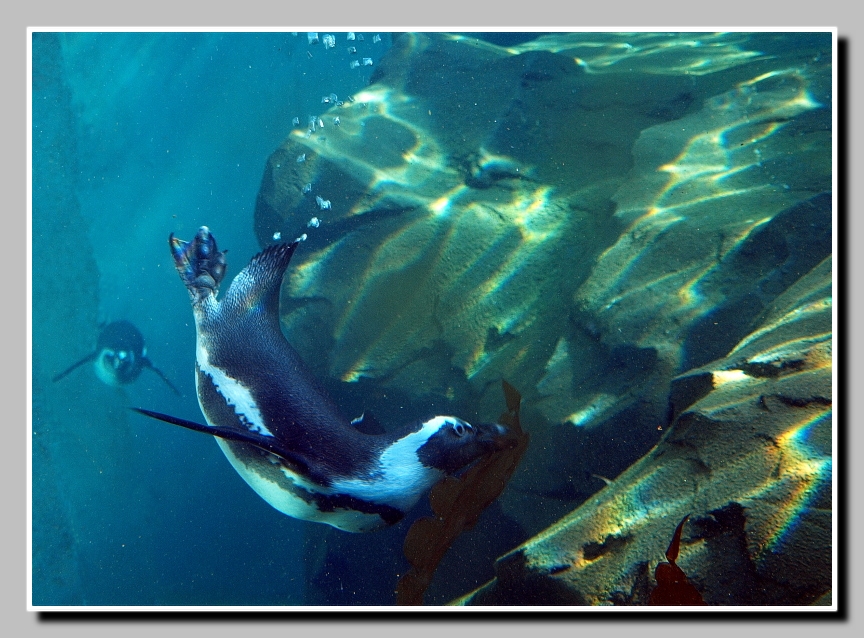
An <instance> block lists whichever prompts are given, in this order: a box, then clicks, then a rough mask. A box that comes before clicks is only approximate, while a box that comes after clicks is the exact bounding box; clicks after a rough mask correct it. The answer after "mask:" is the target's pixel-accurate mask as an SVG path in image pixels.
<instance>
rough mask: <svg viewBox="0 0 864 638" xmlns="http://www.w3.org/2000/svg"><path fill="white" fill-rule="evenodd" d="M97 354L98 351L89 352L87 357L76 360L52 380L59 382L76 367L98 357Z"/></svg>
mask: <svg viewBox="0 0 864 638" xmlns="http://www.w3.org/2000/svg"><path fill="white" fill-rule="evenodd" d="M96 354H97V353H96V352H91V353H90V354H88V355H87V356H86V357H84V358H83V359H81V361H76V362H75V363H73V364H72V365H71V366H69V367H68V368H66V369H65V370H64V371H63V372H61V373H60V374H58V375H56V376H55V377H54V378H53V379H51V381H53V382H54V383H57V382H58V381H59V380H60V379H62V378H63V377H65V376H66V375H68V374H69V373H70V372H72V371H73V370H75V369H77V368H80V367H81V366H83V365H84V364H85V363H90V362H91V361H93V360H94V359H95V358H96Z"/></svg>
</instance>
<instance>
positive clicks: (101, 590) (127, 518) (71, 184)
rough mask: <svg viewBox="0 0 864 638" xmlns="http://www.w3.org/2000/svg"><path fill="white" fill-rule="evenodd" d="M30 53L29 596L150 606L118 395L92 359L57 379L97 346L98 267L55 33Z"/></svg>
mask: <svg viewBox="0 0 864 638" xmlns="http://www.w3.org/2000/svg"><path fill="white" fill-rule="evenodd" d="M33 61H34V64H33V69H34V75H33V121H34V123H38V124H36V125H35V126H34V130H33V184H34V187H33V306H32V311H33V322H32V329H33V357H32V361H33V378H32V383H33V386H32V387H33V404H32V408H33V456H32V463H33V466H32V468H33V473H32V480H33V500H32V506H33V554H32V559H33V560H32V565H33V591H32V596H33V598H32V600H33V604H34V605H84V604H91V605H100V604H124V603H125V604H147V603H148V602H152V594H151V593H149V592H146V591H145V592H142V591H139V590H138V588H137V586H136V585H135V583H136V582H139V581H147V582H153V581H154V580H155V578H154V577H153V575H152V574H148V573H147V568H146V566H143V565H141V564H136V563H134V562H133V561H129V560H126V556H127V555H128V552H129V550H127V549H125V547H126V544H125V543H129V544H130V546H131V543H133V542H134V543H135V544H136V550H135V551H136V552H137V551H141V547H142V546H146V545H147V544H148V543H149V542H151V541H152V540H153V539H152V538H150V536H149V533H148V531H147V530H148V525H147V521H146V520H144V516H145V514H144V513H145V512H146V510H147V502H148V498H149V496H148V491H147V488H146V485H144V484H142V482H141V481H140V480H136V478H140V474H141V472H140V468H137V467H136V463H135V459H136V456H137V455H136V450H135V447H134V444H133V439H132V436H131V435H130V433H129V431H128V429H127V427H126V414H127V412H128V410H127V409H126V405H125V401H124V397H123V394H122V392H121V391H119V390H115V389H113V388H108V387H107V386H105V385H103V384H102V383H98V382H96V381H95V378H91V376H88V375H92V372H91V371H90V369H89V366H88V367H87V369H81V370H80V371H79V372H80V374H76V375H73V376H70V377H68V378H65V379H63V380H62V381H61V382H59V383H52V381H51V379H52V377H53V376H54V375H55V374H57V373H58V372H60V371H61V370H63V369H64V368H66V367H67V366H68V365H69V364H70V362H74V361H76V360H79V359H81V358H82V357H83V356H84V355H86V354H87V352H88V350H92V348H93V347H94V346H95V341H96V334H97V331H98V305H99V301H98V292H97V291H98V283H99V273H98V269H97V266H96V261H95V259H94V256H93V249H92V246H91V244H90V241H89V239H88V237H87V232H88V225H87V223H86V221H85V219H84V218H83V216H82V215H81V211H80V207H79V204H78V200H77V197H76V194H75V183H76V178H77V149H76V144H75V139H76V138H75V135H74V126H73V117H72V112H71V109H70V95H69V88H68V86H67V84H66V81H65V76H64V73H63V65H62V52H61V46H60V43H59V39H58V35H57V34H54V33H36V34H34V35H33ZM79 336H80V339H79V338H78V337H79ZM88 337H89V338H92V341H90V342H87V339H88ZM81 379H86V380H85V381H82V380H81ZM118 485H124V486H128V487H129V490H128V491H126V492H121V491H119V490H118V488H117V486H118Z"/></svg>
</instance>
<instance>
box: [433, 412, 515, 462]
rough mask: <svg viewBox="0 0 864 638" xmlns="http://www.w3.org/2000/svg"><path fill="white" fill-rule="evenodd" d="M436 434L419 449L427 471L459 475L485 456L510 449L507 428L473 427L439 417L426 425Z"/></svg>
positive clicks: (466, 423) (496, 426)
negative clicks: (459, 472) (465, 468)
mask: <svg viewBox="0 0 864 638" xmlns="http://www.w3.org/2000/svg"><path fill="white" fill-rule="evenodd" d="M430 426H432V430H433V431H432V434H431V435H430V436H429V438H428V439H426V441H425V443H423V445H421V446H420V447H419V448H418V449H417V457H418V458H419V459H420V462H421V463H423V465H425V466H427V467H431V468H434V469H437V470H440V471H442V472H444V473H446V474H455V473H456V472H458V471H459V470H461V469H462V468H464V467H466V466H467V465H470V464H471V463H473V462H474V461H476V460H477V459H479V458H480V457H481V456H484V455H485V454H488V453H490V452H494V451H495V450H500V449H503V448H505V447H507V444H508V440H509V439H508V437H507V428H505V427H504V426H502V425H498V424H497V423H480V424H476V425H471V424H470V423H468V422H467V421H463V420H462V419H459V418H456V417H453V416H436V417H434V418H432V419H430V420H429V421H427V422H426V423H424V429H426V428H429V427H430Z"/></svg>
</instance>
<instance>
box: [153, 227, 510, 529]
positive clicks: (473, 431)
mask: <svg viewBox="0 0 864 638" xmlns="http://www.w3.org/2000/svg"><path fill="white" fill-rule="evenodd" d="M298 243H299V241H295V242H293V243H290V244H286V243H281V244H276V245H273V246H270V247H269V248H267V249H266V250H264V251H263V252H261V253H259V254H258V255H256V256H255V257H253V258H252V260H251V261H250V263H249V265H248V266H246V268H244V269H243V270H242V271H241V272H240V273H239V274H238V275H237V276H236V277H235V278H234V281H233V282H232V283H231V285H230V287H229V288H228V291H227V293H226V294H225V295H223V297H222V298H221V299H220V300H217V299H216V295H217V292H218V289H219V283H220V282H221V281H222V279H223V277H224V276H225V268H226V263H225V256H224V253H223V252H220V251H219V250H218V248H217V246H216V240H215V239H214V237H213V235H212V234H211V233H210V231H209V229H208V228H207V227H206V226H204V227H202V228H200V229H199V230H198V233H197V235H196V236H195V238H194V239H193V240H192V241H190V242H185V241H182V240H179V239H175V238H174V236H173V234H172V235H171V236H170V237H169V244H170V248H171V254H172V256H173V258H174V263H175V266H176V268H177V271H178V272H179V273H180V278H181V279H182V280H183V282H184V283H185V284H186V287H187V289H188V290H189V295H190V297H191V300H192V311H193V314H194V317H195V327H196V332H197V346H196V367H195V372H196V379H197V387H198V402H199V404H200V406H201V411H202V412H203V413H204V417H205V419H206V422H207V424H206V425H204V424H201V423H195V422H194V421H186V420H185V419H179V418H176V417H172V416H168V415H165V414H160V413H157V412H152V411H150V410H143V409H137V411H138V412H140V413H142V414H145V415H147V416H150V417H153V418H156V419H160V420H162V421H167V422H168V423H173V424H175V425H180V426H183V427H186V428H189V429H192V430H196V431H199V432H206V433H209V434H212V435H214V436H215V437H217V443H218V444H219V446H220V447H221V448H222V451H223V452H224V453H225V456H226V457H228V460H229V462H230V463H231V465H232V466H233V467H234V469H235V470H236V471H237V472H238V473H239V474H240V476H242V477H243V479H244V480H245V481H246V482H247V483H248V484H249V486H250V487H252V489H253V490H255V492H257V493H258V494H259V495H260V496H261V497H262V498H263V499H264V500H265V501H267V502H268V503H270V505H272V506H273V507H275V508H276V509H277V510H279V511H280V512H283V513H284V514H287V515H288V516H292V517H294V518H299V519H303V520H307V521H317V522H321V523H327V524H329V525H332V526H333V527H336V528H339V529H342V530H345V531H349V532H368V531H371V530H375V529H379V528H382V527H386V526H387V525H392V524H394V523H396V522H398V521H399V520H400V519H402V517H403V516H404V515H405V513H406V512H407V511H408V510H409V509H410V508H411V507H412V506H413V505H414V504H415V503H416V502H417V500H418V499H419V498H420V497H421V496H422V495H423V494H424V493H425V492H426V491H427V490H428V489H429V488H430V487H431V486H432V485H433V484H435V483H436V482H437V481H438V480H440V479H441V478H443V477H444V476H445V475H447V474H453V473H456V472H458V471H459V470H460V469H462V468H464V467H466V466H467V465H469V464H471V463H472V462H474V461H476V460H477V459H478V458H480V457H481V456H483V455H484V454H486V453H488V452H491V451H493V450H496V449H501V448H503V447H506V446H508V445H509V438H508V437H507V436H506V435H507V430H506V428H504V427H503V426H500V425H497V424H484V425H480V424H478V425H471V424H469V423H467V422H465V421H463V420H462V419H458V418H456V417H452V416H435V417H433V418H431V419H429V420H427V421H418V422H417V423H415V424H413V425H409V426H407V427H405V428H403V429H402V430H399V431H398V432H392V433H385V434H368V433H365V432H363V431H362V428H360V427H358V424H357V423H356V420H355V422H351V421H349V420H347V419H345V418H344V417H343V416H342V415H341V414H340V413H339V410H338V409H337V407H336V405H335V404H334V402H333V401H332V400H331V399H330V397H329V396H327V394H326V393H325V392H324V390H323V389H322V388H321V387H320V386H319V385H318V383H317V382H316V380H315V379H314V377H313V376H312V374H311V373H310V372H309V371H308V370H307V368H306V366H305V365H304V363H303V361H302V360H301V359H300V356H299V355H298V354H297V352H296V351H295V350H294V349H293V348H292V347H291V345H290V344H289V343H288V341H287V340H286V339H285V337H284V335H283V334H282V331H281V329H280V327H279V291H280V288H281V284H282V276H283V274H284V272H285V269H286V268H287V266H288V262H289V261H290V259H291V255H292V254H293V253H294V250H295V249H296V248H297V245H298Z"/></svg>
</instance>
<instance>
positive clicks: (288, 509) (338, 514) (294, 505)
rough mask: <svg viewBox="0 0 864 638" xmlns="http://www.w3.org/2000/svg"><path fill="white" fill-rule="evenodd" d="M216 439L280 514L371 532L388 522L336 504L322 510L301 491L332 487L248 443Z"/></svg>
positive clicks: (243, 474) (322, 489) (346, 529)
mask: <svg viewBox="0 0 864 638" xmlns="http://www.w3.org/2000/svg"><path fill="white" fill-rule="evenodd" d="M216 442H217V443H218V444H219V447H220V448H222V451H223V452H224V453H225V457H226V458H227V459H228V462H229V463H231V466H232V467H233V468H234V470H235V471H236V472H237V473H238V474H239V475H240V476H241V477H242V478H243V480H244V481H246V483H247V485H249V487H251V488H252V489H253V490H255V492H256V493H257V494H258V496H260V497H261V498H263V499H264V500H265V501H267V503H269V504H270V505H271V506H272V507H274V508H275V509H276V510H278V511H280V512H282V513H283V514H286V515H288V516H291V517H293V518H299V519H302V520H305V521H313V522H316V523H326V524H328V525H332V526H333V527H337V528H339V529H341V530H344V531H346V532H371V531H373V530H376V529H380V528H382V527H386V526H387V525H388V523H386V522H385V521H384V520H383V519H382V518H381V517H380V516H379V515H377V514H366V513H364V512H358V511H356V510H351V509H344V508H339V507H334V508H333V509H332V511H322V510H320V509H319V506H318V504H317V503H316V501H315V500H314V499H310V500H307V499H304V498H303V497H302V496H301V494H304V493H306V494H307V495H311V494H323V495H331V494H332V493H333V491H332V490H326V489H324V488H321V487H320V486H318V485H314V484H312V483H310V482H309V481H307V480H306V479H304V478H303V477H302V476H300V475H299V474H297V473H295V472H292V471H291V470H290V469H289V468H287V467H285V466H284V465H283V464H281V463H280V462H279V461H278V460H275V459H274V461H273V462H270V461H267V460H266V457H265V456H263V455H261V453H260V452H259V451H257V450H255V449H254V448H252V449H249V448H251V446H247V445H244V444H242V443H232V442H230V441H225V440H223V439H218V438H217V439H216ZM307 498H308V496H307Z"/></svg>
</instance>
